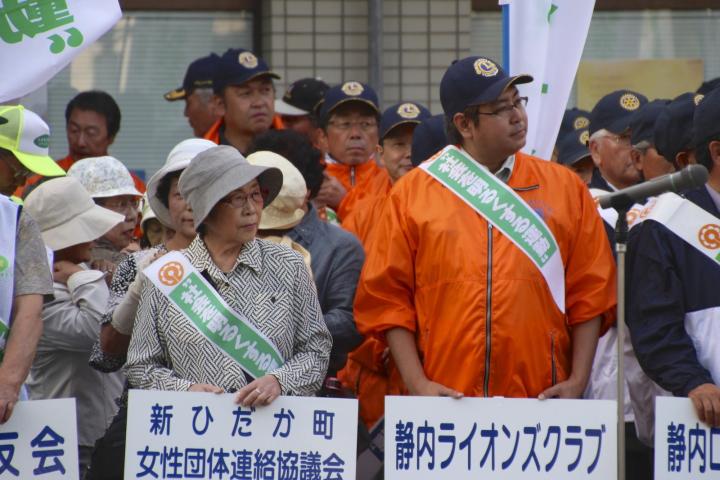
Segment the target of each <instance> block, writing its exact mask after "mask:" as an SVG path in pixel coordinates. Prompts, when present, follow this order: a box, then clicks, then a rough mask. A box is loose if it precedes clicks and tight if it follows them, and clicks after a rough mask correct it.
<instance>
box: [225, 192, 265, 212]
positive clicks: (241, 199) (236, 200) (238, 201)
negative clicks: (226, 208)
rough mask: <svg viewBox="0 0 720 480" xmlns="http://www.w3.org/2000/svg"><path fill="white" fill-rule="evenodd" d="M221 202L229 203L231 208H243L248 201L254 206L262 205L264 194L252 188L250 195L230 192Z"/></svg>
mask: <svg viewBox="0 0 720 480" xmlns="http://www.w3.org/2000/svg"><path fill="white" fill-rule="evenodd" d="M222 201H223V202H225V203H229V204H230V205H232V207H233V208H238V209H240V208H245V207H247V206H248V205H249V204H250V202H252V203H253V204H254V205H255V206H258V205H260V206H262V204H263V202H264V201H265V195H264V194H263V192H261V191H260V190H253V191H252V192H250V195H243V194H241V193H235V194H231V195H230V196H229V197H226V198H223V199H222Z"/></svg>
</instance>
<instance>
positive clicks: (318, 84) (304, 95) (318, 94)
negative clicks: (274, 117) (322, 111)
mask: <svg viewBox="0 0 720 480" xmlns="http://www.w3.org/2000/svg"><path fill="white" fill-rule="evenodd" d="M329 88H330V85H328V84H327V83H325V82H323V81H322V80H320V79H319V78H301V79H300V80H296V81H294V82H293V83H291V84H290V86H289V87H288V88H287V90H285V94H284V95H283V96H282V99H277V100H275V113H279V114H280V115H291V116H302V115H310V114H312V113H314V111H315V108H316V107H317V106H318V104H319V103H320V102H322V99H323V97H324V96H325V92H327V90H328V89H329Z"/></svg>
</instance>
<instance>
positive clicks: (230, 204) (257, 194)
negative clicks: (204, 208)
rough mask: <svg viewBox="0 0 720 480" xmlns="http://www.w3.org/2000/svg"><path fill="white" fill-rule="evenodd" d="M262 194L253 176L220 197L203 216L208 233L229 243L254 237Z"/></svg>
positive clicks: (246, 240)
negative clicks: (250, 179) (252, 178)
mask: <svg viewBox="0 0 720 480" xmlns="http://www.w3.org/2000/svg"><path fill="white" fill-rule="evenodd" d="M263 198H264V194H263V192H262V190H261V188H260V183H258V181H257V180H253V181H251V182H250V183H248V184H246V185H243V186H242V187H240V188H238V189H237V190H233V191H232V192H230V193H229V194H228V195H226V196H225V198H223V199H222V200H220V201H219V202H218V203H217V205H215V207H214V208H213V209H212V211H211V212H210V215H208V218H207V219H206V220H205V224H206V226H207V234H206V235H207V236H208V237H210V236H213V237H216V239H218V240H223V241H226V242H228V243H243V244H244V243H247V242H250V241H252V240H253V239H254V238H255V234H256V233H257V230H258V225H259V224H260V215H261V213H262V208H263Z"/></svg>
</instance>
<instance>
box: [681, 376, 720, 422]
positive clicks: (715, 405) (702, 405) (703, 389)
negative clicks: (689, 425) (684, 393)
mask: <svg viewBox="0 0 720 480" xmlns="http://www.w3.org/2000/svg"><path fill="white" fill-rule="evenodd" d="M688 398H689V399H690V400H692V402H693V405H695V411H696V412H697V415H698V417H699V418H700V420H701V421H703V422H705V423H707V424H708V425H710V426H712V427H720V388H719V387H718V386H717V385H713V384H712V383H703V384H702V385H700V386H699V387H695V388H694V389H692V390H691V391H690V393H688Z"/></svg>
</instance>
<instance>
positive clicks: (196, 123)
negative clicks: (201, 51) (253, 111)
mask: <svg viewBox="0 0 720 480" xmlns="http://www.w3.org/2000/svg"><path fill="white" fill-rule="evenodd" d="M219 64H220V57H218V56H217V55H215V54H214V53H211V54H210V55H208V56H207V57H201V58H198V59H197V60H195V61H193V62H192V63H191V64H190V65H189V66H188V68H187V71H186V72H185V78H184V79H183V83H182V86H180V87H178V88H176V89H175V90H171V91H169V92H167V93H166V94H165V95H164V97H165V100H167V101H168V102H175V101H178V100H185V110H184V112H183V113H184V114H185V117H186V118H187V119H188V123H189V124H190V127H191V128H192V130H193V135H195V136H196V137H199V138H202V137H203V136H204V135H205V134H206V133H207V131H208V130H210V127H212V126H213V124H214V123H215V122H217V121H218V119H219V118H221V117H222V116H223V108H222V106H221V105H220V104H219V102H217V101H215V98H214V97H213V78H214V77H215V75H216V73H217V69H218V65H219Z"/></svg>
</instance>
